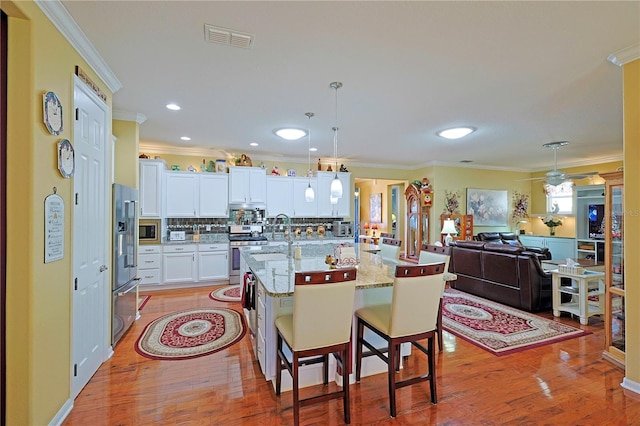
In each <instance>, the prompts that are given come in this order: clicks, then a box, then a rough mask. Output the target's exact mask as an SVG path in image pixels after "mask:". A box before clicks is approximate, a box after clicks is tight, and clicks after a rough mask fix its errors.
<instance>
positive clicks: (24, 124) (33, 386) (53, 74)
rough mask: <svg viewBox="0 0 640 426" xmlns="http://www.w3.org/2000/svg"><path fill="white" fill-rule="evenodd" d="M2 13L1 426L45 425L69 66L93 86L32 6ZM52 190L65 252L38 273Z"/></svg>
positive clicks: (60, 338) (59, 394) (60, 342)
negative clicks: (58, 121) (59, 147)
mask: <svg viewBox="0 0 640 426" xmlns="http://www.w3.org/2000/svg"><path fill="white" fill-rule="evenodd" d="M2 9H3V11H5V12H7V14H8V15H9V61H8V66H9V73H8V93H7V96H8V105H9V107H8V117H7V131H8V147H7V151H8V152H7V176H8V178H7V179H8V188H7V219H8V227H7V245H8V250H7V320H6V323H7V324H8V327H7V343H6V348H7V413H6V415H7V417H6V420H7V424H9V425H44V424H48V423H49V422H50V421H51V420H52V419H53V418H54V416H55V415H56V414H57V413H58V411H59V410H60V409H61V408H62V407H63V405H64V404H65V402H67V401H68V400H69V398H70V371H71V347H70V342H71V340H70V339H71V331H70V330H71V329H70V322H71V299H72V296H71V275H72V263H71V260H72V246H71V243H72V240H71V235H72V233H71V224H72V204H71V199H72V184H73V179H65V178H63V177H62V176H61V175H60V173H59V172H58V168H57V157H56V144H57V142H58V141H59V140H60V139H61V138H67V139H69V140H71V141H72V142H73V139H72V129H73V121H72V117H73V113H72V111H73V78H72V75H73V73H74V69H75V66H76V65H80V66H81V67H82V68H83V69H84V70H85V71H86V72H87V73H88V74H89V76H90V78H92V79H93V80H94V81H95V82H96V83H98V84H100V83H99V82H100V80H99V78H98V77H97V75H95V74H94V73H93V72H92V71H91V69H90V67H89V66H88V64H86V63H85V62H84V60H83V59H82V58H81V57H80V56H79V55H78V54H77V52H76V51H75V50H74V49H73V48H72V47H71V46H70V45H69V44H68V43H67V41H66V40H65V39H64V37H63V36H62V35H61V34H60V33H59V32H58V31H57V30H56V29H55V27H54V26H53V25H52V24H51V22H50V21H49V20H48V19H47V18H46V17H45V16H44V14H43V13H42V12H41V11H40V9H39V8H38V7H37V6H36V5H35V3H33V2H26V1H21V2H15V3H10V2H7V1H6V0H4V1H3V2H2ZM18 15H22V16H24V18H19V17H18ZM100 86H101V88H102V90H103V91H104V92H105V93H108V90H107V88H106V87H104V85H100ZM49 90H50V91H54V92H55V93H56V94H57V96H58V97H59V99H60V101H61V103H62V106H63V108H64V109H63V127H64V130H63V132H62V134H61V135H60V136H54V135H51V134H50V133H49V132H48V131H47V130H46V128H45V127H44V124H43V119H42V96H43V94H44V93H45V92H46V91H49ZM54 187H56V189H57V193H58V195H60V196H61V197H62V198H63V200H64V202H65V222H64V225H65V231H64V242H65V250H64V258H63V259H61V260H58V261H55V262H51V263H47V264H45V263H44V240H45V235H44V199H45V197H46V196H47V195H49V194H51V193H52V192H53V188H54Z"/></svg>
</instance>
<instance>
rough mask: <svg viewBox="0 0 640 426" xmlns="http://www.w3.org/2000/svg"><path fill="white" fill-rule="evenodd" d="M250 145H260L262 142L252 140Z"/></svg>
mask: <svg viewBox="0 0 640 426" xmlns="http://www.w3.org/2000/svg"><path fill="white" fill-rule="evenodd" d="M249 145H251V146H258V145H260V144H259V143H258V142H251V143H250V144H249Z"/></svg>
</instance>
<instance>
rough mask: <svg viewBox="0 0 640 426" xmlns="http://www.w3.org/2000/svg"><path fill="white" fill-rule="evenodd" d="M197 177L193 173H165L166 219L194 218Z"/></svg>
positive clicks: (195, 213)
mask: <svg viewBox="0 0 640 426" xmlns="http://www.w3.org/2000/svg"><path fill="white" fill-rule="evenodd" d="M197 197H198V175H197V174H196V173H193V172H167V173H165V200H166V208H165V213H166V217H171V218H174V217H196V216H197V212H196V209H197Z"/></svg>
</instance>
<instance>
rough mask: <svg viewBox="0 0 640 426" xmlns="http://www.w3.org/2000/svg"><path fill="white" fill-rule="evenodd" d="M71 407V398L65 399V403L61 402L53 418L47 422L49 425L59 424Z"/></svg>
mask: <svg viewBox="0 0 640 426" xmlns="http://www.w3.org/2000/svg"><path fill="white" fill-rule="evenodd" d="M72 409H73V400H72V399H67V400H66V401H65V403H64V404H62V407H60V410H58V412H57V413H56V415H55V416H54V417H53V419H51V421H50V422H49V426H60V425H61V424H62V422H63V421H64V419H66V418H67V416H68V415H69V413H70V412H71V410H72Z"/></svg>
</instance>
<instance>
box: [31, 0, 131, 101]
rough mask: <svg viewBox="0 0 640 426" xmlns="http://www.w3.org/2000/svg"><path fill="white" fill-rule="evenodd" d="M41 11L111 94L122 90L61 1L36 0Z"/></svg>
mask: <svg viewBox="0 0 640 426" xmlns="http://www.w3.org/2000/svg"><path fill="white" fill-rule="evenodd" d="M34 2H35V4H36V5H38V7H39V8H40V10H42V12H43V13H44V14H45V15H46V16H47V18H49V20H50V21H51V23H52V24H53V25H54V26H55V27H56V28H57V29H58V31H60V33H61V34H62V35H63V36H64V38H66V39H67V41H68V42H69V43H70V44H71V46H73V48H74V49H76V51H77V52H78V54H80V56H82V59H84V60H85V61H87V63H88V64H89V66H90V67H91V69H93V71H95V73H96V74H98V77H100V79H101V80H102V81H103V82H104V83H105V84H106V85H107V88H108V89H109V90H110V91H111V93H115V92H117V91H118V90H120V89H121V88H122V83H121V82H120V80H118V77H116V75H115V74H114V73H113V71H111V68H109V65H107V63H106V62H105V60H104V59H102V56H100V54H99V53H98V51H97V50H96V49H95V47H94V46H93V44H92V43H91V41H89V39H88V38H87V36H86V35H85V33H84V32H83V31H82V30H81V29H80V27H79V26H78V24H77V23H76V21H75V20H74V19H73V17H72V16H71V15H70V14H69V12H68V11H67V9H66V8H65V7H64V5H63V4H62V2H60V1H59V0H34Z"/></svg>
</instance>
